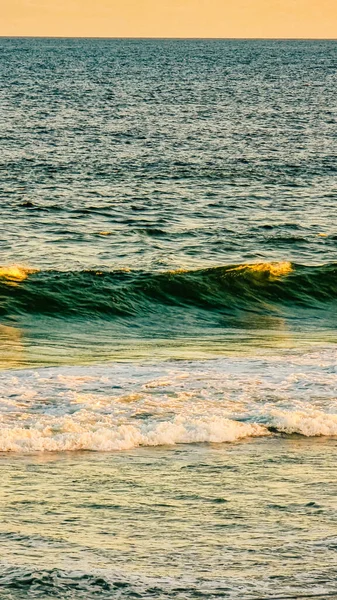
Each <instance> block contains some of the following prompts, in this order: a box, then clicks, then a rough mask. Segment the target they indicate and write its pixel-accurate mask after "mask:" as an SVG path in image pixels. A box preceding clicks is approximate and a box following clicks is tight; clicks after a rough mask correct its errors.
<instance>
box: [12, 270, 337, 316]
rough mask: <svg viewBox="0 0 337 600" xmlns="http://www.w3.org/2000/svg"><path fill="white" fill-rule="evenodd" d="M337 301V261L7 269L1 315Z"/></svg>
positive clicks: (230, 310) (269, 307) (261, 307)
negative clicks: (173, 267)
mask: <svg viewBox="0 0 337 600" xmlns="http://www.w3.org/2000/svg"><path fill="white" fill-rule="evenodd" d="M336 300H337V264H336V263H332V264H326V265H322V266H310V267H308V266H304V265H298V264H292V263H289V262H285V263H261V264H242V265H225V266H219V267H213V268H207V269H199V270H176V271H166V272H160V271H158V272H144V271H128V270H119V271H93V270H89V271H55V270H50V271H48V270H47V271H34V270H32V269H25V268H23V267H18V266H10V267H1V268H0V314H1V315H3V316H11V315H18V314H27V313H30V314H47V315H53V316H57V317H66V316H68V317H71V316H101V317H105V318H114V317H116V316H122V317H123V316H124V317H136V316H138V315H142V314H148V313H149V312H154V311H156V310H160V309H161V308H163V307H164V306H180V307H183V308H185V309H186V310H188V309H189V310H191V309H193V308H195V309H197V308H198V309H203V310H206V311H218V312H222V313H225V314H228V315H231V314H235V313H236V312H237V311H244V310H246V311H252V310H253V311H261V312H264V313H265V312H273V311H274V310H275V311H279V310H280V307H281V308H282V307H287V308H288V309H289V308H290V309H291V307H294V308H296V307H302V308H303V307H310V308H322V306H325V305H326V304H327V303H330V304H331V303H335V302H336Z"/></svg>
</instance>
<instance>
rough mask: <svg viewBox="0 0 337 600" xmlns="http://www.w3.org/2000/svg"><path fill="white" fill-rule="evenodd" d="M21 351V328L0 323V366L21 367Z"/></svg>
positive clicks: (22, 348)
mask: <svg viewBox="0 0 337 600" xmlns="http://www.w3.org/2000/svg"><path fill="white" fill-rule="evenodd" d="M23 353H24V347H23V343H22V331H21V329H19V328H17V327H9V326H8V325H1V324H0V368H2V369H9V368H14V367H21V366H22V365H23V362H24V361H23Z"/></svg>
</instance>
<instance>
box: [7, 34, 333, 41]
mask: <svg viewBox="0 0 337 600" xmlns="http://www.w3.org/2000/svg"><path fill="white" fill-rule="evenodd" d="M0 39H45V40H48V39H49V40H52V39H59V40H76V39H82V40H223V41H227V40H228V41H232V40H233V41H241V40H242V41H254V40H256V41H268V40H269V41H304V42H305V41H317V42H325V41H327V42H329V41H330V42H336V41H337V37H326V38H322V37H254V36H252V37H247V36H242V37H220V36H215V37H211V36H186V37H183V36H117V35H116V36H105V35H64V36H63V35H3V34H0Z"/></svg>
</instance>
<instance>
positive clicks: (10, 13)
mask: <svg viewBox="0 0 337 600" xmlns="http://www.w3.org/2000/svg"><path fill="white" fill-rule="evenodd" d="M0 11H1V12H0V35H1V36H16V35H18V36H61V37H67V36H74V37H77V36H84V37H220V38H221V37H224V38H227V37H234V38H240V37H243V38H246V37H253V38H254V37H258V38H260V37H262V38H274V37H276V38H334V39H336V38H337V0H0Z"/></svg>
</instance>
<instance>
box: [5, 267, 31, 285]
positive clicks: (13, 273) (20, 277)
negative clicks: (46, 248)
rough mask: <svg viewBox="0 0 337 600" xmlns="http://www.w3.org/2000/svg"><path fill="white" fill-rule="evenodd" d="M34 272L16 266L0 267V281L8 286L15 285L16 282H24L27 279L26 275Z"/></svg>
mask: <svg viewBox="0 0 337 600" xmlns="http://www.w3.org/2000/svg"><path fill="white" fill-rule="evenodd" d="M35 272H36V270H35V269H28V268H26V267H20V266H18V265H9V266H7V267H0V280H3V281H5V283H7V284H8V285H17V284H18V282H20V281H24V279H27V277H28V275H30V274H31V273H35Z"/></svg>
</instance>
